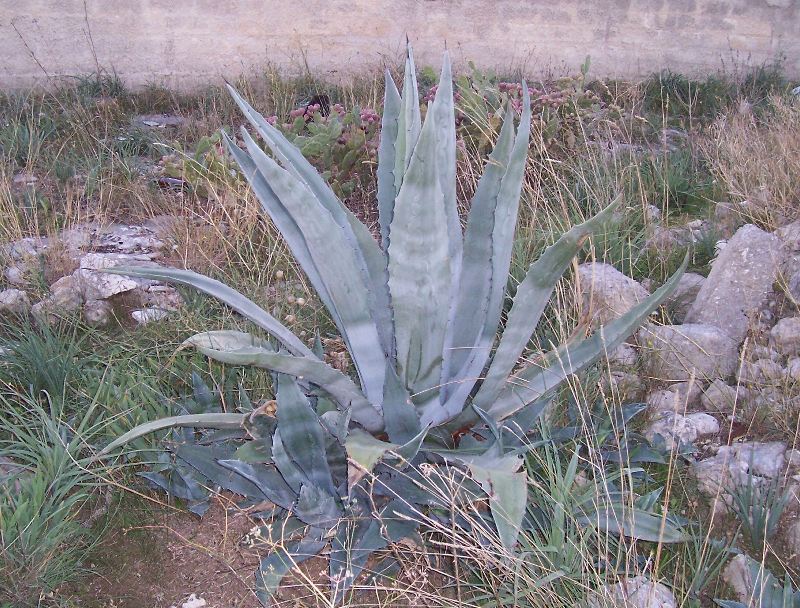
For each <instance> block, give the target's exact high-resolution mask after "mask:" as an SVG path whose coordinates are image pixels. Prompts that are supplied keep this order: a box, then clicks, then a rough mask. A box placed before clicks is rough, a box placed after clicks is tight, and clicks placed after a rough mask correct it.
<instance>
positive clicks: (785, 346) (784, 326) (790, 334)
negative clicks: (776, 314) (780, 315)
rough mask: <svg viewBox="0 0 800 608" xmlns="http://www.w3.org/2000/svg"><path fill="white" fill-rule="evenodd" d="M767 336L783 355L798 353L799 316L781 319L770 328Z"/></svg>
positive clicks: (799, 351) (799, 336)
mask: <svg viewBox="0 0 800 608" xmlns="http://www.w3.org/2000/svg"><path fill="white" fill-rule="evenodd" d="M769 337H770V340H771V341H772V343H773V344H774V345H775V347H776V348H777V349H778V350H779V351H780V352H782V353H783V354H784V355H797V354H800V317H788V318H786V319H781V320H780V321H778V322H777V323H776V324H775V326H774V327H773V328H772V329H771V330H770V332H769Z"/></svg>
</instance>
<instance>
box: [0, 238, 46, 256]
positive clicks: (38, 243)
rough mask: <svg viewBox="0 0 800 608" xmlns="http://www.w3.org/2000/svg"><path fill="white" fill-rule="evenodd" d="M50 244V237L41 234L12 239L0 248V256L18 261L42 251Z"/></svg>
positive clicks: (37, 254)
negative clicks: (16, 239)
mask: <svg viewBox="0 0 800 608" xmlns="http://www.w3.org/2000/svg"><path fill="white" fill-rule="evenodd" d="M49 246H50V239H48V238H47V237H43V236H35V237H34V236H30V237H26V238H24V239H19V240H18V241H13V242H11V243H8V244H6V245H4V246H3V247H2V248H0V257H3V258H6V259H9V260H12V261H15V262H19V261H21V260H25V259H28V258H33V257H37V256H39V255H41V254H42V253H44V252H45V251H46V250H47V248H48V247H49Z"/></svg>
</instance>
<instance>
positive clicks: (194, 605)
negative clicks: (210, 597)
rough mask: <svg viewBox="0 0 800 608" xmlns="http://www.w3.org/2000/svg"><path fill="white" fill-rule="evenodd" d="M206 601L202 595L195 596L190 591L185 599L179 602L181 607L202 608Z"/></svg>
mask: <svg viewBox="0 0 800 608" xmlns="http://www.w3.org/2000/svg"><path fill="white" fill-rule="evenodd" d="M206 603H207V602H206V601H205V600H204V599H203V598H202V597H197V595H195V594H194V593H192V594H191V595H190V596H189V597H188V598H186V601H185V602H183V604H181V608H203V606H205V605H206Z"/></svg>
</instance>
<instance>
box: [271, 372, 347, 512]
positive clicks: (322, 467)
mask: <svg viewBox="0 0 800 608" xmlns="http://www.w3.org/2000/svg"><path fill="white" fill-rule="evenodd" d="M277 416H278V428H279V429H280V434H281V440H282V441H283V446H284V448H285V449H286V452H287V454H289V457H290V458H291V459H292V461H293V462H294V463H295V464H296V465H297V467H298V468H299V469H300V470H301V471H302V472H303V474H304V475H305V476H306V478H307V479H308V480H309V481H310V482H311V484H313V485H314V486H317V487H318V488H320V489H322V490H324V491H326V492H327V493H328V494H330V495H331V496H335V495H336V488H335V487H334V485H333V479H332V478H331V471H330V468H329V467H328V459H327V456H326V453H325V436H324V432H323V428H322V424H321V423H320V420H319V417H318V416H317V413H316V412H315V411H314V410H313V409H312V408H311V404H310V403H309V402H308V399H307V398H306V396H305V395H303V393H302V392H301V391H300V387H299V386H297V382H296V381H295V380H294V378H292V377H291V376H287V375H286V374H279V375H278V411H277Z"/></svg>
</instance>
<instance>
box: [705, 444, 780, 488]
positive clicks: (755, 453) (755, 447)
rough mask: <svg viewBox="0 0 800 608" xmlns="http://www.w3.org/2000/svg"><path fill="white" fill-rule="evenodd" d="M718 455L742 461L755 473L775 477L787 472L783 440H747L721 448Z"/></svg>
mask: <svg viewBox="0 0 800 608" xmlns="http://www.w3.org/2000/svg"><path fill="white" fill-rule="evenodd" d="M717 456H719V457H722V458H725V457H732V458H735V459H737V460H739V461H741V462H742V463H743V464H744V465H745V466H746V467H747V470H748V471H750V472H751V473H752V474H753V475H761V476H763V477H769V478H770V479H775V478H777V477H779V476H781V475H783V474H784V473H785V472H786V468H787V463H786V444H785V443H783V442H782V441H769V442H765V443H762V442H760V441H746V442H743V443H735V444H733V445H725V446H721V447H720V448H719V451H718V452H717Z"/></svg>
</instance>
